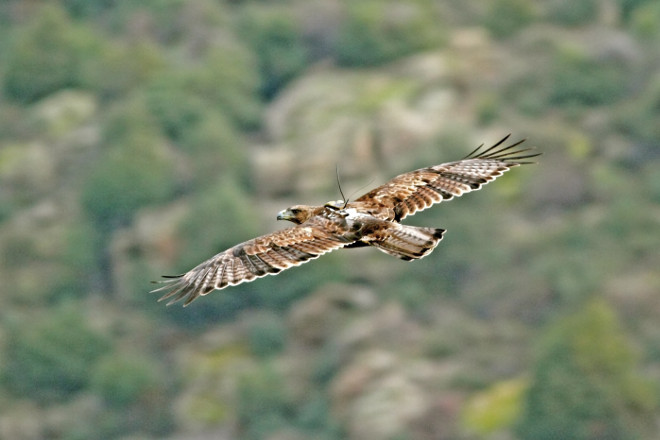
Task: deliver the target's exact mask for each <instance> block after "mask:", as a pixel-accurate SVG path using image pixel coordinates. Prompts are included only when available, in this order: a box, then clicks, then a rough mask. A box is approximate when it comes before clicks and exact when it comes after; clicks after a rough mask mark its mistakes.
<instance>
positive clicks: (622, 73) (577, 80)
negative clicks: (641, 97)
mask: <svg viewBox="0 0 660 440" xmlns="http://www.w3.org/2000/svg"><path fill="white" fill-rule="evenodd" d="M553 65H554V69H553V78H552V80H553V88H552V91H551V94H550V101H551V102H552V103H553V104H558V105H575V104H577V105H584V106H595V105H604V104H611V103H613V102H615V101H616V100H618V99H619V98H621V97H623V96H624V95H625V92H626V81H625V79H626V77H627V75H628V74H629V72H628V71H627V69H626V67H625V66H623V65H622V64H620V63H619V62H618V61H617V60H609V61H605V62H603V61H600V60H598V59H596V58H595V57H594V56H592V55H589V54H587V53H585V52H584V51H583V50H581V49H580V48H577V47H564V48H561V49H560V50H559V51H558V52H557V55H556V58H555V62H554V64H553Z"/></svg>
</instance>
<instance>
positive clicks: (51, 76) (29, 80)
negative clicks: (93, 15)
mask: <svg viewBox="0 0 660 440" xmlns="http://www.w3.org/2000/svg"><path fill="white" fill-rule="evenodd" d="M17 32H18V35H17V36H16V41H15V43H14V44H12V45H11V47H10V48H9V53H8V54H7V60H6V66H5V72H4V77H3V83H2V89H3V91H4V93H5V95H6V96H7V97H9V98H10V99H12V100H14V101H16V102H19V103H23V104H25V103H31V102H33V101H36V100H38V99H40V98H42V97H44V96H46V95H48V94H50V93H53V92H55V91H57V90H59V89H62V88H67V87H78V86H80V85H81V72H82V66H83V61H84V60H85V59H87V58H89V57H94V54H95V52H96V47H97V45H98V43H99V41H98V39H97V38H96V37H95V35H94V34H93V33H92V32H90V31H89V30H88V29H86V28H83V27H80V26H76V25H74V24H73V23H71V22H70V21H69V19H68V17H67V16H66V14H65V13H64V12H63V11H62V10H61V9H59V8H57V7H55V6H47V7H44V8H42V9H41V12H40V14H39V15H38V16H37V17H36V18H35V19H34V21H33V22H32V23H30V24H29V25H28V26H27V27H26V28H25V29H19V30H18V31H17Z"/></svg>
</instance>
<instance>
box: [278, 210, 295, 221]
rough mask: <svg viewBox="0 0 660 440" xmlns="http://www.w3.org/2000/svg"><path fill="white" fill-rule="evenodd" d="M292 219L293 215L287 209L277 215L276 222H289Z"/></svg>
mask: <svg viewBox="0 0 660 440" xmlns="http://www.w3.org/2000/svg"><path fill="white" fill-rule="evenodd" d="M292 218H293V214H292V213H291V211H290V210H288V209H284V210H282V211H280V212H278V213H277V219H278V220H289V221H290V220H291V219H292Z"/></svg>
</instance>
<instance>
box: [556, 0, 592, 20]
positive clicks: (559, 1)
mask: <svg viewBox="0 0 660 440" xmlns="http://www.w3.org/2000/svg"><path fill="white" fill-rule="evenodd" d="M598 6H599V4H598V3H597V2H596V1H595V0H552V1H551V2H548V14H549V16H550V19H551V20H553V21H555V22H556V23H559V24H561V25H564V26H579V25H582V24H585V23H588V22H590V21H593V20H595V19H596V17H597V16H598Z"/></svg>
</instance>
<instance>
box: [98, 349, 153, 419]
mask: <svg viewBox="0 0 660 440" xmlns="http://www.w3.org/2000/svg"><path fill="white" fill-rule="evenodd" d="M156 372H157V368H156V366H155V365H153V362H151V361H150V360H149V359H146V358H144V357H141V356H127V355H122V354H120V355H117V354H112V355H110V356H107V357H105V358H103V359H102V360H101V361H99V363H98V365H97V366H96V368H95V369H94V371H93V375H92V378H91V388H92V389H93V390H94V391H95V392H96V393H97V394H98V395H100V396H101V397H102V398H103V400H104V402H106V403H107V404H108V405H110V406H111V407H115V408H120V407H125V406H129V405H132V404H135V403H137V402H139V400H140V399H141V398H145V396H146V395H147V394H148V393H149V392H150V391H152V390H153V389H154V388H155V387H156V386H157V384H158V377H157V373H156Z"/></svg>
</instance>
